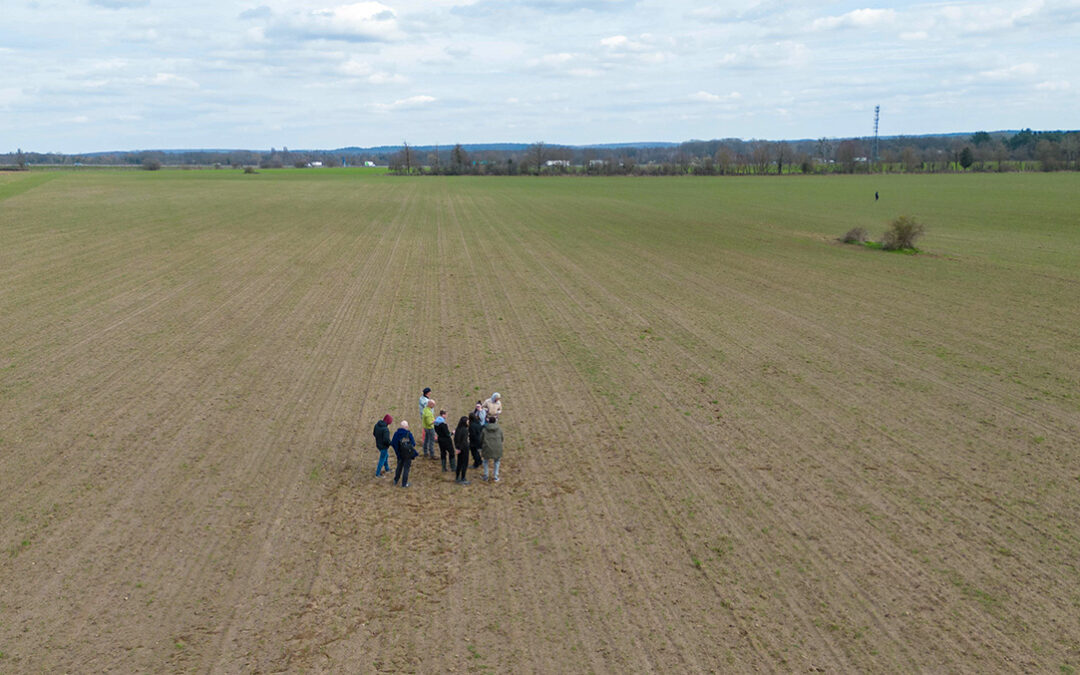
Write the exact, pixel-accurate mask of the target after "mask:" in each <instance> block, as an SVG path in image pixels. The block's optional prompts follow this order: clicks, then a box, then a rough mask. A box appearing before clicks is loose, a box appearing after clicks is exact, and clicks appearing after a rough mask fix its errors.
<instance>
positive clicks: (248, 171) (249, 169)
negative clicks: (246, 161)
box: [244, 166, 259, 173]
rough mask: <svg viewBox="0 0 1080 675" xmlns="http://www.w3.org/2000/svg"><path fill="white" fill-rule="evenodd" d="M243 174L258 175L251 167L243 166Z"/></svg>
mask: <svg viewBox="0 0 1080 675" xmlns="http://www.w3.org/2000/svg"><path fill="white" fill-rule="evenodd" d="M244 173H259V172H258V171H256V170H255V167H253V166H245V167H244Z"/></svg>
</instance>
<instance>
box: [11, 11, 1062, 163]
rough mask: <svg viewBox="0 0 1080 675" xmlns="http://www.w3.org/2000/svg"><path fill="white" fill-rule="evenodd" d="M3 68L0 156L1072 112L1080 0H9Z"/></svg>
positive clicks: (989, 126) (909, 123) (772, 127)
mask: <svg viewBox="0 0 1080 675" xmlns="http://www.w3.org/2000/svg"><path fill="white" fill-rule="evenodd" d="M339 2H340V3H342V4H335V3H339ZM0 64H2V67H0V152H6V151H9V150H14V149H15V148H16V147H22V148H23V149H30V150H35V151H61V152H89V151H95V150H112V149H139V148H221V147H228V148H269V147H271V146H276V147H281V146H288V147H290V148H295V149H300V148H337V147H342V146H347V145H359V146H369V145H382V144H399V143H400V142H401V141H402V140H403V139H404V140H408V141H409V142H410V143H414V144H427V143H443V144H446V143H454V142H462V143H482V142H500V141H517V142H532V141H540V140H542V141H546V142H548V143H569V144H587V143H612V142H626V141H647V140H664V141H680V140H687V139H691V138H721V137H739V138H746V139H749V138H768V139H781V138H789V139H793V138H817V137H821V136H856V135H868V134H870V133H872V130H873V107H874V105H875V104H880V105H881V108H882V116H881V133H882V134H886V135H892V134H916V133H934V132H953V131H973V130H980V129H986V130H996V129H1016V128H1021V127H1032V128H1035V129H1060V128H1073V129H1075V128H1077V127H1080V115H1078V114H1077V110H1078V108H1080V106H1078V105H1077V104H1078V103H1080V66H1078V64H1080V0H979V1H978V2H975V1H949V0H946V1H944V2H928V3H919V2H910V3H908V2H895V1H894V2H873V1H872V0H856V1H855V2H849V1H847V0H832V1H829V0H785V1H781V0H740V1H738V2H726V1H715V2H703V1H697V0H383V1H380V2H349V0H310V1H309V0H252V1H250V2H229V1H228V0H182V1H180V0H36V1H31V0H0Z"/></svg>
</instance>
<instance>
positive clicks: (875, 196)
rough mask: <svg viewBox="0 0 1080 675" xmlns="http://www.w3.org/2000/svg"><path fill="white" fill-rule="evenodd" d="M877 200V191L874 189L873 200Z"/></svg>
mask: <svg viewBox="0 0 1080 675" xmlns="http://www.w3.org/2000/svg"><path fill="white" fill-rule="evenodd" d="M877 200H878V193H877V191H876V190H875V191H874V201H875V202H876V201H877Z"/></svg>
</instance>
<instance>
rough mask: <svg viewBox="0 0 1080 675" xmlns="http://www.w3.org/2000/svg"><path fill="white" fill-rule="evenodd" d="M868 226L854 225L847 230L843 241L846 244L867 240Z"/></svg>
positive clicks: (860, 242)
mask: <svg viewBox="0 0 1080 675" xmlns="http://www.w3.org/2000/svg"><path fill="white" fill-rule="evenodd" d="M866 239H867V235H866V228H865V227H853V228H851V229H850V230H848V231H847V234H845V235H844V237H843V239H841V241H843V242H844V243H845V244H862V243H864V242H866Z"/></svg>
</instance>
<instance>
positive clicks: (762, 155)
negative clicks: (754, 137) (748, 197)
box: [750, 141, 772, 175]
mask: <svg viewBox="0 0 1080 675" xmlns="http://www.w3.org/2000/svg"><path fill="white" fill-rule="evenodd" d="M750 161H752V162H753V164H754V173H757V174H759V175H765V174H766V173H768V172H769V164H770V163H772V152H771V151H770V149H769V144H768V143H766V142H765V141H755V142H754V144H753V147H752V148H751V149H750Z"/></svg>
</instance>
